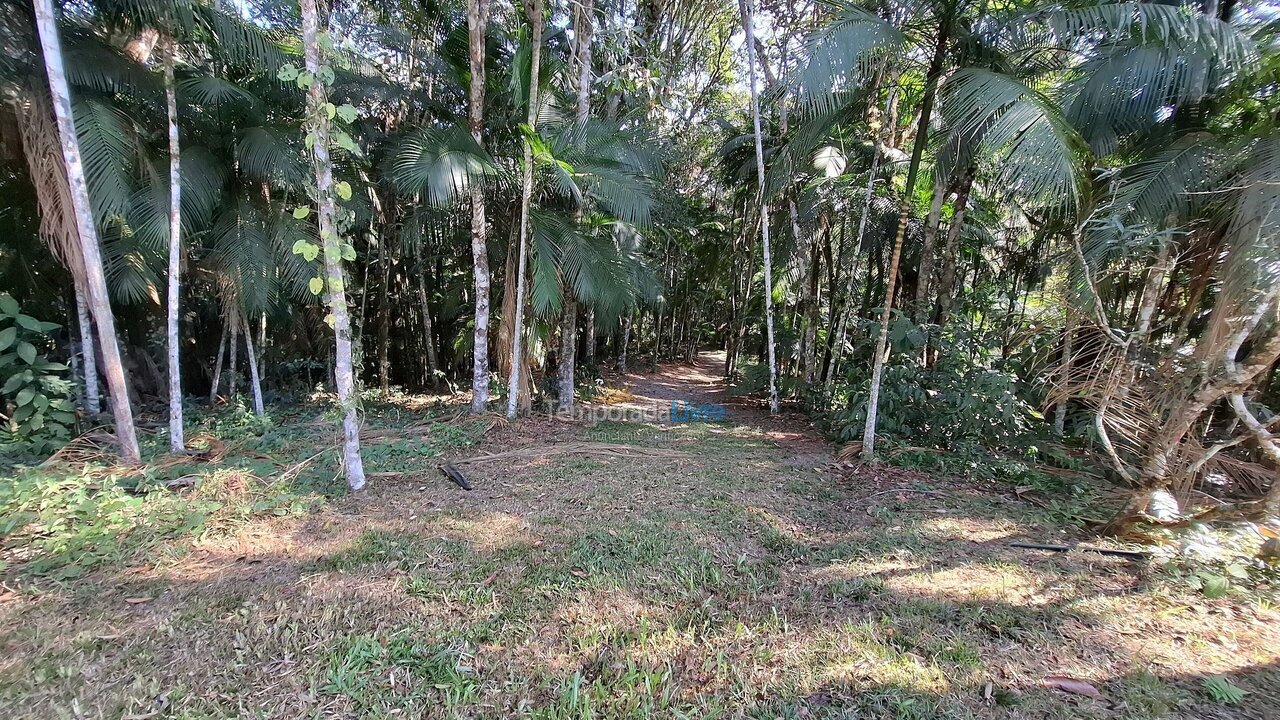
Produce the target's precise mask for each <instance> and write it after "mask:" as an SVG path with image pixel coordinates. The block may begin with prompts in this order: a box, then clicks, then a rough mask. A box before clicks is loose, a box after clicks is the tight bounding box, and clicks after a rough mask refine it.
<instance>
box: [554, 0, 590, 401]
mask: <svg viewBox="0 0 1280 720" xmlns="http://www.w3.org/2000/svg"><path fill="white" fill-rule="evenodd" d="M594 14H595V4H594V2H593V0H584V1H583V2H582V3H581V4H580V5H579V6H578V7H577V8H576V11H575V15H574V26H573V34H574V38H573V39H574V44H575V46H576V53H575V60H576V62H577V67H578V77H577V85H578V103H577V112H576V114H575V118H576V120H577V122H578V123H580V124H585V123H586V122H587V118H588V117H589V116H590V115H591V40H592V38H591V35H592V32H593V27H594V24H595V17H594ZM582 213H583V206H582V204H581V203H579V204H578V209H577V213H576V218H575V220H576V221H577V224H581V222H582ZM562 285H563V288H564V311H563V313H562V315H561V319H560V353H559V361H560V387H559V390H560V392H559V404H560V410H561V411H562V412H568V411H571V410H573V394H574V385H575V383H574V369H575V366H576V365H577V360H578V301H577V298H576V297H575V296H574V291H573V288H572V287H571V286H570V285H569V284H567V283H562Z"/></svg>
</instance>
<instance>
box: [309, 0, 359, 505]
mask: <svg viewBox="0 0 1280 720" xmlns="http://www.w3.org/2000/svg"><path fill="white" fill-rule="evenodd" d="M302 46H303V52H304V56H305V58H306V68H307V72H308V73H310V74H311V84H310V87H309V88H308V90H307V122H306V126H307V129H308V131H309V132H310V134H311V135H312V136H313V138H314V139H313V142H312V144H311V149H312V158H313V163H312V164H313V167H314V170H315V181H316V187H315V190H316V196H317V199H318V201H319V206H320V209H319V225H320V241H321V244H322V250H321V255H323V257H324V286H325V288H326V291H327V293H328V304H329V313H330V317H331V322H332V325H333V332H334V339H335V351H334V384H335V386H336V389H337V393H338V405H339V406H340V407H341V408H342V435H343V443H342V445H343V452H342V457H343V463H344V465H345V466H346V472H347V486H348V487H350V488H351V489H352V490H353V491H358V490H361V489H363V488H364V484H365V477H364V463H363V461H362V460H361V458H360V422H359V418H358V416H357V408H356V405H357V402H358V401H359V398H358V396H357V395H356V382H355V374H354V373H353V370H352V362H351V319H350V316H349V314H348V311H347V296H346V282H345V277H344V274H343V270H342V255H343V251H342V248H341V245H340V243H339V240H338V232H337V225H336V223H335V220H334V217H335V213H336V203H335V202H334V194H335V193H336V190H335V186H334V182H333V161H332V160H331V159H330V157H329V142H330V140H329V129H330V126H329V116H328V114H327V112H326V109H325V108H326V105H328V102H329V101H328V98H327V91H326V90H325V86H324V81H323V74H322V73H321V64H322V63H321V57H320V56H321V48H320V20H319V12H318V10H317V8H316V0H302Z"/></svg>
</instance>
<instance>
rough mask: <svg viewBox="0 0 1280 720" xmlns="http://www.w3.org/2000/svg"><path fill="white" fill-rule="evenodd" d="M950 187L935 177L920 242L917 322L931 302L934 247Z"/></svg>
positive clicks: (922, 319) (917, 278) (916, 307)
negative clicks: (930, 290) (930, 286)
mask: <svg viewBox="0 0 1280 720" xmlns="http://www.w3.org/2000/svg"><path fill="white" fill-rule="evenodd" d="M947 192H948V188H947V185H946V180H945V179H944V178H942V177H937V178H935V179H934V183H933V199H932V200H931V201H930V203H929V216H928V217H927V218H925V221H924V240H923V242H922V243H921V244H920V271H919V274H918V276H917V277H916V300H915V306H914V308H913V309H914V311H915V316H916V322H917V323H922V322H924V319H925V314H926V312H927V310H928V308H927V306H928V304H929V284H930V282H931V281H932V280H933V248H934V245H935V244H936V243H937V239H938V224H939V223H940V222H942V205H943V203H945V202H946V201H947Z"/></svg>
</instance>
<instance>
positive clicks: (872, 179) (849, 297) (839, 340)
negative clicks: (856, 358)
mask: <svg viewBox="0 0 1280 720" xmlns="http://www.w3.org/2000/svg"><path fill="white" fill-rule="evenodd" d="M897 96H898V89H897V87H893V88H891V89H890V90H889V99H888V103H889V104H892V103H893V102H894V99H895V98H896V97H897ZM892 132H893V131H892V129H886V130H885V134H886V135H888V136H891V135H892ZM881 151H882V150H881V140H880V134H879V133H876V134H874V135H873V137H872V150H871V171H870V172H869V173H868V175H867V196H866V198H865V199H864V200H863V202H862V215H861V217H859V218H858V234H857V236H856V238H855V239H854V243H853V257H854V267H852V268H850V269H849V282H848V284H847V285H846V287H845V297H844V310H843V311H842V312H841V313H840V320H839V322H838V323H837V326H836V333H835V335H836V340H835V343H834V344H833V345H832V346H831V362H830V364H829V365H828V366H827V380H826V386H827V391H828V392H830V390H831V385H832V383H833V382H834V381H835V377H836V373H837V371H838V370H839V368H840V356H841V355H842V354H844V341H845V334H846V332H847V331H848V327H849V318H850V317H851V316H852V315H853V293H854V290H855V288H856V285H857V281H858V272H857V269H858V268H857V261H858V259H860V258H861V257H862V240H863V238H864V237H865V236H866V234H867V217H868V216H869V215H870V214H871V200H872V198H874V197H875V188H876V173H877V172H879V170H880V154H881ZM844 227H845V226H844V225H842V226H841V231H840V233H841V238H842V239H843V237H844V232H845V230H844ZM867 283H868V286H870V273H868V280H867Z"/></svg>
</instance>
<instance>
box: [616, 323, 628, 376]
mask: <svg viewBox="0 0 1280 720" xmlns="http://www.w3.org/2000/svg"><path fill="white" fill-rule="evenodd" d="M630 344H631V315H629V314H628V315H627V316H626V317H624V318H622V343H621V344H620V345H619V346H618V374H620V375H626V374H627V346H628V345H630Z"/></svg>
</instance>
